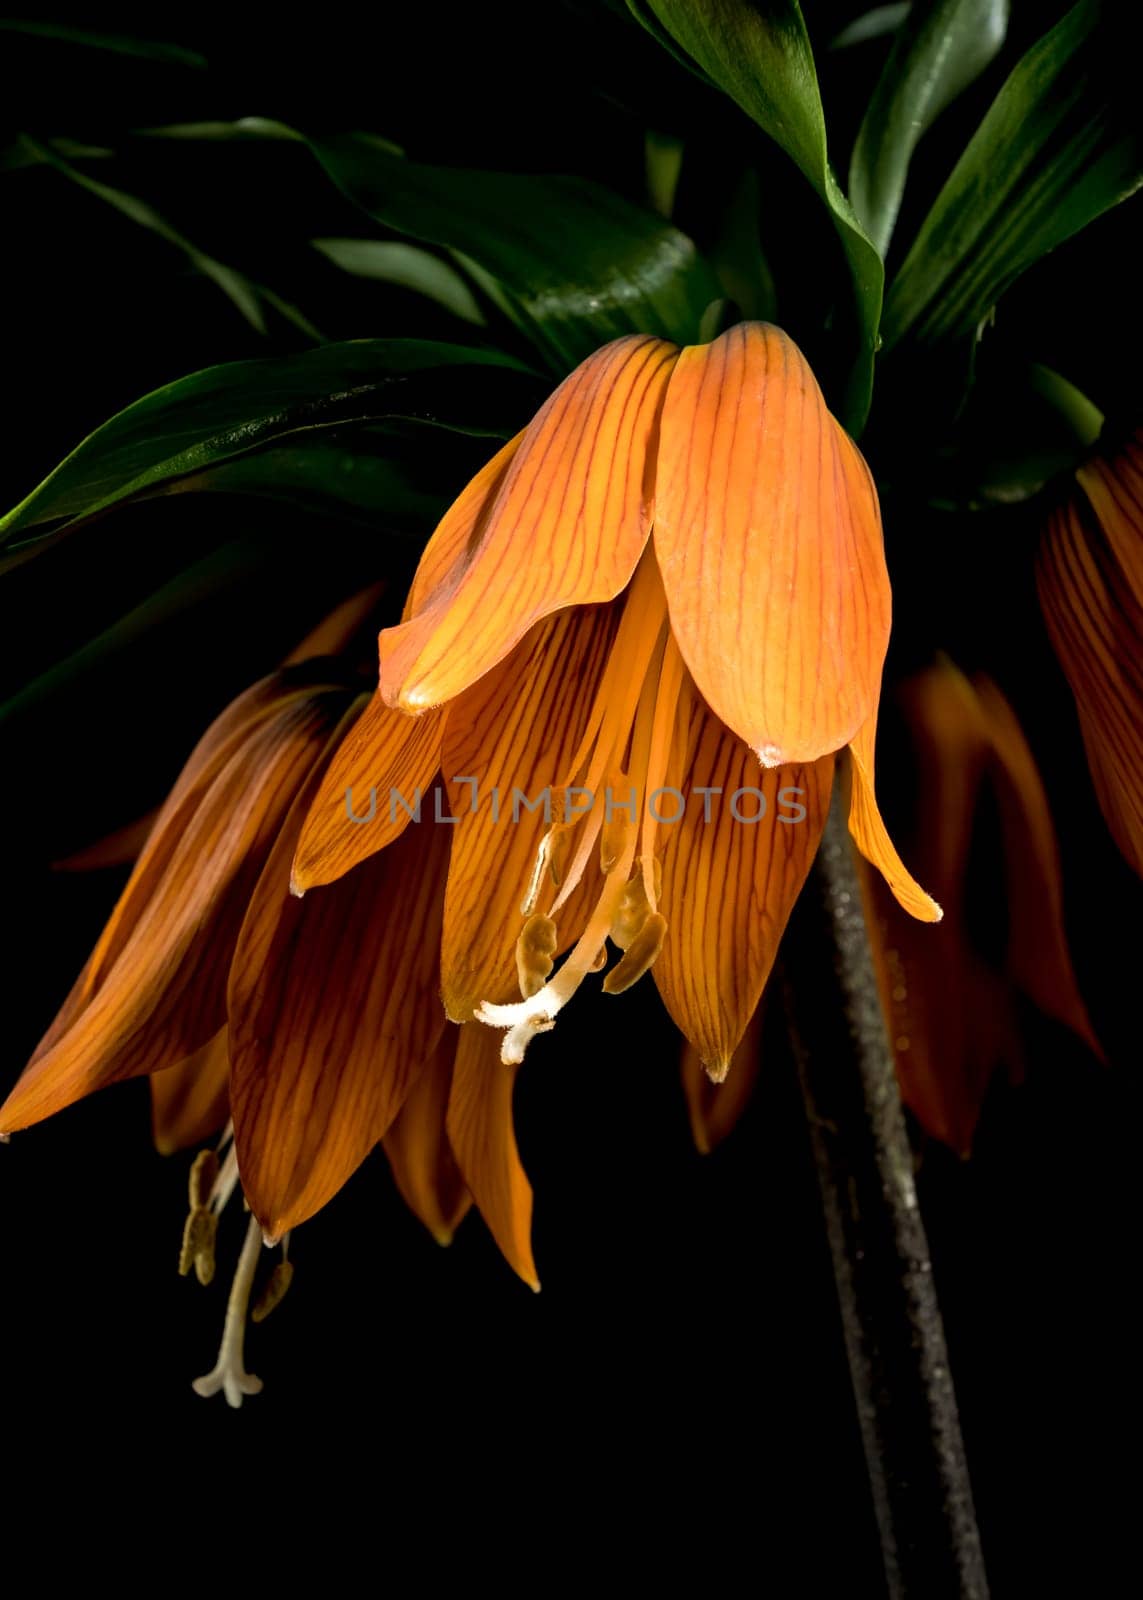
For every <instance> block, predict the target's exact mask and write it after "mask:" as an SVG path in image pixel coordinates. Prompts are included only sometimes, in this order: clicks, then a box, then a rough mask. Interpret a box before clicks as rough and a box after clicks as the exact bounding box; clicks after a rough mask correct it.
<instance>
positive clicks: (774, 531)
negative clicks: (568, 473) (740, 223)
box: [655, 323, 890, 766]
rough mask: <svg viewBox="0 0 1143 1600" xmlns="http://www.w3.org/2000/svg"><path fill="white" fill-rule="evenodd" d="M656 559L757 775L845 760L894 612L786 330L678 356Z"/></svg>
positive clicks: (831, 427) (847, 452)
mask: <svg viewBox="0 0 1143 1600" xmlns="http://www.w3.org/2000/svg"><path fill="white" fill-rule="evenodd" d="M655 553H656V555H657V557H658V560H659V566H660V568H661V570H662V574H663V586H664V588H665V590H666V593H667V602H668V606H669V609H670V616H671V626H672V629H673V631H674V634H675V637H676V639H677V640H678V644H679V649H680V650H681V651H682V655H683V659H684V660H685V662H686V664H687V666H688V667H689V668H690V671H691V674H692V676H693V677H694V680H695V683H696V684H697V685H698V688H699V691H700V693H701V694H702V695H703V696H704V697H705V699H706V700H707V702H708V704H709V705H710V707H711V710H712V711H714V713H715V714H716V715H717V716H719V717H721V719H722V720H723V722H725V723H726V724H727V726H728V727H729V728H731V729H732V730H733V731H734V732H735V733H736V734H737V735H738V736H739V738H740V739H742V740H744V741H745V743H746V744H748V745H749V746H750V748H751V749H752V750H754V751H755V752H756V753H757V754H758V756H759V757H760V759H761V760H762V762H763V764H764V765H766V766H777V765H779V764H790V763H793V762H802V761H813V760H815V759H816V758H817V757H818V756H822V755H826V754H828V753H829V752H831V751H834V750H838V749H840V748H841V746H842V745H844V744H845V743H846V742H847V741H848V740H849V739H850V738H852V736H853V735H854V734H855V733H856V732H857V730H858V728H859V727H860V726H861V725H862V723H863V722H865V721H866V719H867V718H868V717H869V716H871V715H872V713H873V711H874V709H875V707H876V705H877V695H878V690H879V687H880V682H881V668H882V664H883V662H884V659H885V651H886V648H887V645H888V641H889V613H890V596H889V576H888V572H887V570H886V567H885V554H884V548H883V543H882V535H881V517H880V512H879V509H878V504H877V491H876V489H875V488H874V486H873V480H872V478H871V476H870V473H869V469H868V467H867V466H866V465H865V462H864V460H863V459H862V457H861V454H860V452H859V451H858V449H857V447H856V446H855V445H854V444H853V442H852V441H851V440H850V439H849V437H848V436H847V435H846V433H845V432H844V431H843V430H842V428H841V427H840V426H839V425H838V423H837V422H835V421H834V419H833V417H832V416H831V415H830V413H829V411H828V410H827V409H826V405H825V401H824V399H823V398H822V394H821V390H820V389H819V388H818V385H817V382H816V380H815V378H814V375H813V373H812V372H811V371H810V368H809V366H808V365H807V364H806V361H805V359H804V357H803V356H802V354H801V352H800V351H799V350H798V348H797V346H796V345H795V344H793V342H792V341H791V340H790V339H788V338H787V337H786V335H785V334H784V333H782V332H781V330H780V329H778V328H774V327H770V326H769V325H767V324H765V323H744V324H740V325H739V326H738V327H736V328H732V329H730V331H729V332H727V333H724V334H723V335H722V337H721V338H719V339H716V340H715V341H714V343H713V344H709V345H698V346H692V347H689V348H688V349H686V350H684V351H683V353H682V354H681V355H680V357H679V359H678V362H677V363H676V365H675V368H674V371H673V372H672V374H671V379H670V383H669V385H668V387H667V397H666V400H665V402H664V405H663V415H662V423H661V428H660V436H659V450H658V468H657V471H656V478H655Z"/></svg>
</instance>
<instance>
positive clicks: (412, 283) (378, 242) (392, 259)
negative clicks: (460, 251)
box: [314, 239, 485, 327]
mask: <svg viewBox="0 0 1143 1600" xmlns="http://www.w3.org/2000/svg"><path fill="white" fill-rule="evenodd" d="M314 248H315V249H317V250H320V251H321V253H322V255H323V256H325V257H326V258H327V260H329V261H332V262H333V264H334V266H335V267H340V268H341V270H342V271H343V272H348V273H351V274H352V275H353V277H355V278H373V279H375V280H376V281H377V282H379V283H394V284H396V285H398V287H400V288H402V289H414V290H416V292H417V293H418V294H423V295H426V296H427V297H428V298H429V299H430V300H435V301H436V302H437V304H438V305H441V306H444V308H445V309H446V311H451V312H452V314H453V316H455V317H460V318H461V319H462V321H464V322H473V323H475V324H476V325H477V327H480V326H482V325H483V323H484V320H485V319H484V314H483V312H482V311H481V309H480V306H479V305H478V304H477V300H476V296H475V295H474V294H473V292H472V290H471V289H470V288H469V287H468V284H467V283H465V281H464V279H463V278H462V277H461V275H460V273H459V272H458V271H457V270H456V268H455V267H451V266H450V265H449V264H448V262H447V261H442V260H441V259H440V257H439V256H434V255H432V254H431V253H430V252H429V251H428V250H422V249H420V248H419V247H418V246H417V245H415V244H405V243H404V242H403V241H402V240H401V239H315V240H314Z"/></svg>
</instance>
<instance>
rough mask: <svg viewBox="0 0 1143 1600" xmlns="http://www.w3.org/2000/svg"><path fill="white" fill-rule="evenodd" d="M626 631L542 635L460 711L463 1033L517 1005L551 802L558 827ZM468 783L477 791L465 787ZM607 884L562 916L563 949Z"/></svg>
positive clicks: (575, 622) (457, 888)
mask: <svg viewBox="0 0 1143 1600" xmlns="http://www.w3.org/2000/svg"><path fill="white" fill-rule="evenodd" d="M616 620H617V619H616V613H615V608H614V607H610V606H585V607H575V608H573V609H572V610H569V611H565V612H563V613H561V614H560V615H559V616H557V617H551V618H549V619H548V620H547V621H545V622H542V623H539V624H538V625H537V626H536V627H535V628H533V629H532V631H531V632H530V633H529V634H528V636H527V638H525V639H524V640H523V641H522V642H521V643H520V644H519V645H518V646H517V647H516V649H515V650H514V651H513V652H512V654H511V655H510V656H509V657H508V659H507V660H506V661H504V662H502V663H501V665H500V666H499V667H496V668H494V669H493V670H492V671H491V672H489V673H488V674H487V675H486V676H485V677H484V678H482V679H481V681H480V682H479V683H478V684H476V685H474V687H473V688H471V689H469V690H468V691H467V693H465V694H464V695H462V696H461V697H460V699H458V700H457V701H455V702H454V703H453V705H452V706H451V707H450V710H449V716H448V727H447V729H446V732H445V739H444V749H443V754H442V761H443V764H444V770H445V772H446V773H447V774H448V775H449V779H450V801H451V805H452V808H453V813H454V814H455V815H456V817H457V819H458V820H457V823H456V825H455V827H454V828H453V844H452V856H451V859H450V862H449V874H448V891H447V893H446V895H445V913H444V938H443V940H442V944H441V988H442V993H443V996H444V1003H445V1008H446V1010H447V1011H448V1014H449V1016H450V1017H451V1018H452V1019H453V1021H455V1022H469V1021H471V1020H472V1013H473V1011H474V1010H475V1009H476V1007H477V1006H478V1005H480V1003H481V1002H482V1001H484V1000H491V1001H493V1002H494V1003H496V1004H500V1003H504V1002H506V1001H509V1000H512V999H515V998H516V997H517V993H518V990H517V976H516V958H515V945H516V938H517V935H518V934H519V932H520V929H521V926H522V925H523V917H522V915H521V911H520V907H521V902H522V901H523V899H524V895H525V892H526V891H527V888H528V885H529V880H530V879H531V877H532V873H533V869H534V867H535V864H536V859H537V852H538V851H539V848H540V843H541V840H542V839H543V836H544V834H545V832H546V831H547V827H548V823H547V822H546V821H545V811H544V804H545V802H544V799H543V796H544V794H545V791H547V792H548V802H547V805H548V811H547V815H548V816H549V817H550V818H552V819H553V820H558V819H559V816H560V815H561V813H560V810H559V798H558V796H557V798H556V801H555V807H556V809H555V811H554V812H553V811H552V809H551V806H552V801H551V791H552V790H553V789H556V788H559V787H560V786H561V785H563V784H565V783H566V782H567V780H568V776H569V767H570V765H571V763H572V761H573V760H574V759H575V757H576V753H577V747H578V745H579V741H580V738H581V736H582V734H583V732H584V729H585V728H586V726H587V722H588V718H589V715H590V713H591V709H592V704H593V701H594V698H595V691H596V688H597V686H598V683H599V680H600V678H601V677H602V674H603V669H604V666H605V664H606V661H607V655H608V650H609V648H610V645H611V641H612V639H613V637H614V633H615V623H616ZM462 777H463V778H465V779H467V780H471V781H466V782H457V781H456V780H457V779H458V778H462ZM474 784H475V786H476V787H475V788H474V787H473V785H474ZM474 798H475V801H476V807H475V810H474V809H473V800H474ZM525 802H526V804H525ZM533 807H534V808H535V809H532V808H533ZM601 883H602V879H601V878H600V877H599V875H598V874H597V873H595V872H594V871H590V872H587V873H585V875H584V878H583V880H582V881H581V885H580V887H579V888H577V889H576V890H575V891H574V894H573V896H572V898H571V899H570V900H569V902H568V904H567V906H566V907H565V908H564V909H563V911H562V912H561V913H560V917H559V920H558V923H557V926H558V930H559V948H560V949H566V948H567V947H568V945H569V944H572V943H574V942H575V940H576V939H577V938H578V937H579V935H580V933H581V932H582V929H583V924H584V922H585V920H586V917H587V914H588V911H589V909H590V906H591V905H592V904H594V901H595V900H596V899H597V898H598V895H599V890H600V887H601ZM553 892H554V886H552V885H550V884H545V887H544V890H543V891H542V894H543V898H541V899H540V900H539V901H538V902H537V905H538V909H540V910H545V909H546V907H547V906H548V905H550V904H551V899H552V894H553Z"/></svg>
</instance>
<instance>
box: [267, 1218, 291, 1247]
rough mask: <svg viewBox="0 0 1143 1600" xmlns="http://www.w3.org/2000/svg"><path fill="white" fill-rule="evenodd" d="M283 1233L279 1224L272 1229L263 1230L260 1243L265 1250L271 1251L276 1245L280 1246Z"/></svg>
mask: <svg viewBox="0 0 1143 1600" xmlns="http://www.w3.org/2000/svg"><path fill="white" fill-rule="evenodd" d="M285 1231H286V1230H285V1229H284V1228H283V1227H282V1226H281V1224H280V1223H279V1224H278V1225H277V1226H275V1227H273V1228H263V1229H262V1243H263V1244H264V1245H265V1247H266V1249H267V1250H273V1249H274V1248H275V1247H276V1246H277V1245H279V1244H281V1242H282V1235H283V1233H285Z"/></svg>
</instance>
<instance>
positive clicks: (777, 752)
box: [758, 744, 786, 767]
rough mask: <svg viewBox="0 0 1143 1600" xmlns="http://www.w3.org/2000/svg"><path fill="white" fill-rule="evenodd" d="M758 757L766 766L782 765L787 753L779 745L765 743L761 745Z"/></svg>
mask: <svg viewBox="0 0 1143 1600" xmlns="http://www.w3.org/2000/svg"><path fill="white" fill-rule="evenodd" d="M758 759H759V761H760V762H761V763H762V765H763V766H764V767H780V766H781V765H782V764H783V762H785V760H786V754H785V752H784V751H783V750H782V749H781V747H780V746H779V745H776V744H764V745H761V746H759V749H758Z"/></svg>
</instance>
